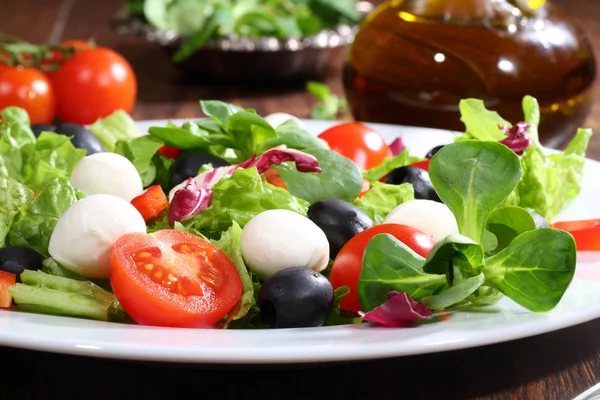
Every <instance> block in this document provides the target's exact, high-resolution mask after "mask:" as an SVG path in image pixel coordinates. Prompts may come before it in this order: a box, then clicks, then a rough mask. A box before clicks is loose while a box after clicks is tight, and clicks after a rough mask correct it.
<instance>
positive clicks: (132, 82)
mask: <svg viewBox="0 0 600 400" xmlns="http://www.w3.org/2000/svg"><path fill="white" fill-rule="evenodd" d="M53 84H54V89H55V95H56V103H57V109H56V113H57V116H58V117H59V118H61V119H62V120H64V121H67V122H74V123H77V124H80V125H85V124H91V123H93V122H95V121H96V120H97V119H98V118H102V117H106V116H107V115H109V114H111V113H113V112H114V111H116V110H119V109H121V110H124V111H126V112H131V110H132V108H133V105H134V103H135V98H136V95H137V82H136V79H135V75H134V73H133V70H132V69H131V66H130V65H129V63H128V62H127V60H125V59H124V58H123V57H122V56H121V55H119V54H117V53H116V52H114V51H112V50H110V49H105V48H101V47H94V48H90V49H87V50H83V51H82V52H80V53H77V54H75V55H74V56H73V57H71V58H70V59H69V60H67V61H66V62H65V63H64V64H63V65H62V66H61V67H60V68H59V70H58V71H57V72H56V74H55V76H54V79H53Z"/></svg>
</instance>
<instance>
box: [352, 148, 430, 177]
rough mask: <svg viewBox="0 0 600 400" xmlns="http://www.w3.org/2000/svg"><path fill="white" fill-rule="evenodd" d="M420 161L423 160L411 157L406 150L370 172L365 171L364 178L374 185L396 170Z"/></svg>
mask: <svg viewBox="0 0 600 400" xmlns="http://www.w3.org/2000/svg"><path fill="white" fill-rule="evenodd" d="M418 161H422V159H421V158H418V157H414V156H411V155H410V154H408V150H404V151H402V153H400V154H398V155H397V156H394V157H390V158H386V159H385V160H383V162H382V163H381V164H379V165H378V166H376V167H375V168H371V169H370V170H368V171H363V173H362V175H363V178H365V179H366V180H368V181H369V182H371V183H373V182H376V181H378V180H380V179H381V178H383V177H384V176H386V175H387V174H389V173H390V172H392V171H393V170H395V169H396V168H400V167H404V166H406V165H410V164H412V163H415V162H418Z"/></svg>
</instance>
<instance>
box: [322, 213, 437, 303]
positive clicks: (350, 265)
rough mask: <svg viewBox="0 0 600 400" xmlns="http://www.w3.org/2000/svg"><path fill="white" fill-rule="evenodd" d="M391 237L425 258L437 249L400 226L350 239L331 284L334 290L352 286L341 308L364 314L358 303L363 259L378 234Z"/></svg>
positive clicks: (424, 236)
mask: <svg viewBox="0 0 600 400" xmlns="http://www.w3.org/2000/svg"><path fill="white" fill-rule="evenodd" d="M381 233H388V234H390V235H392V236H394V237H395V238H396V239H398V240H399V241H401V242H402V243H404V244H405V245H407V246H408V247H409V248H410V249H412V250H413V251H414V252H415V253H417V254H419V255H420V256H422V257H426V256H427V254H429V252H430V251H431V249H432V248H433V244H434V243H433V240H431V237H429V235H427V234H425V233H423V232H421V231H419V230H417V229H414V228H412V227H410V226H405V225H400V224H382V225H376V226H374V227H372V228H369V229H367V230H365V231H362V232H361V233H359V234H358V235H356V236H354V237H353V238H352V239H350V240H349V241H348V242H347V243H346V244H345V245H344V247H342V249H341V250H340V252H339V253H338V255H337V256H336V257H335V260H333V265H332V266H331V272H330V274H329V281H330V282H331V285H332V286H333V288H334V289H337V288H339V287H341V286H348V287H349V288H350V293H348V294H347V295H346V296H344V297H342V301H341V308H342V309H344V310H347V311H353V312H358V311H361V307H360V302H359V301H358V292H357V289H356V288H357V286H358V280H359V278H360V274H361V272H362V259H363V255H364V254H365V248H366V247H367V244H369V241H370V240H371V239H372V238H373V237H374V236H375V235H378V234H381Z"/></svg>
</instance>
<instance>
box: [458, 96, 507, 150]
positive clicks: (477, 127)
mask: <svg viewBox="0 0 600 400" xmlns="http://www.w3.org/2000/svg"><path fill="white" fill-rule="evenodd" d="M459 108H460V119H461V121H462V122H463V123H464V124H465V127H466V133H465V135H463V136H461V137H460V138H461V140H462V139H477V140H484V141H485V140H489V141H494V142H497V141H499V140H502V139H504V138H505V137H506V136H505V135H504V133H503V132H502V130H501V129H500V128H499V127H502V126H504V125H508V126H509V127H510V126H512V125H511V124H510V123H509V122H508V121H506V120H505V119H504V118H502V117H501V116H500V115H498V113H497V112H495V111H490V110H488V109H487V108H485V104H484V103H483V100H478V99H465V100H461V101H460V103H459Z"/></svg>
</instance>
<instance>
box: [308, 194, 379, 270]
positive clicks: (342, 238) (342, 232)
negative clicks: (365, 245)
mask: <svg viewBox="0 0 600 400" xmlns="http://www.w3.org/2000/svg"><path fill="white" fill-rule="evenodd" d="M308 218H310V220H311V221H312V222H314V223H315V224H316V225H317V226H318V227H319V228H321V229H322V230H323V232H325V236H327V241H328V242H329V256H330V258H335V257H336V256H337V254H338V252H339V251H340V250H341V249H342V247H344V245H345V244H346V243H347V242H348V241H349V240H350V239H352V238H353V237H354V236H355V235H357V234H359V233H360V232H362V231H364V230H365V229H369V228H370V227H372V226H373V220H372V219H371V218H370V217H369V216H368V215H367V214H365V213H364V212H363V211H362V210H361V209H360V208H358V207H355V206H353V205H352V204H350V203H347V202H345V201H343V200H338V199H327V200H321V201H318V202H316V203H315V204H313V205H312V206H310V208H309V209H308Z"/></svg>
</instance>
